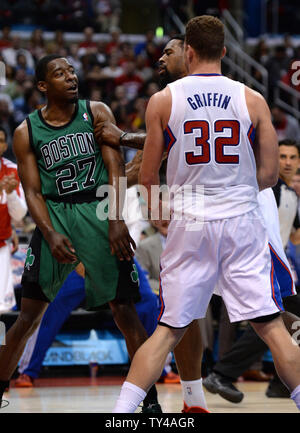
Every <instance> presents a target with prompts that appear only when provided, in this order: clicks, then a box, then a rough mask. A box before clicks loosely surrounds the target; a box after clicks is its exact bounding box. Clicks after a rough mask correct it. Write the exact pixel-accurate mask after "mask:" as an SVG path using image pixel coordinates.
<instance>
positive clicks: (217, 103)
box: [187, 93, 231, 110]
mask: <svg viewBox="0 0 300 433" xmlns="http://www.w3.org/2000/svg"><path fill="white" fill-rule="evenodd" d="M230 100H231V96H228V95H223V93H201V94H199V93H196V94H195V95H194V96H189V97H188V98H187V101H188V103H189V104H190V106H191V107H192V109H193V110H197V109H198V108H201V107H219V108H223V109H224V110H226V109H227V107H228V105H229V102H230Z"/></svg>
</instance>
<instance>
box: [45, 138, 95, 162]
mask: <svg viewBox="0 0 300 433" xmlns="http://www.w3.org/2000/svg"><path fill="white" fill-rule="evenodd" d="M40 151H41V154H42V156H43V160H44V163H45V167H46V169H47V170H48V169H49V168H51V167H52V166H53V165H54V164H56V163H57V162H60V161H63V160H64V161H66V160H68V159H69V158H72V157H74V156H78V155H91V154H94V153H95V151H96V147H95V140H94V134H93V133H92V132H83V133H81V132H77V133H75V134H68V135H62V136H60V137H58V138H57V139H55V140H52V141H50V142H49V143H46V144H44V145H43V146H42V147H41V149H40Z"/></svg>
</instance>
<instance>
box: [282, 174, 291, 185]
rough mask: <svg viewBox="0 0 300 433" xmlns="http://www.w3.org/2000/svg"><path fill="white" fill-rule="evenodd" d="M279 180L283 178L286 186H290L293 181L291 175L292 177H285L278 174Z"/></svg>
mask: <svg viewBox="0 0 300 433" xmlns="http://www.w3.org/2000/svg"><path fill="white" fill-rule="evenodd" d="M279 177H280V179H281V180H283V182H285V183H286V184H287V186H292V181H293V176H292V177H286V176H282V175H280V176H279Z"/></svg>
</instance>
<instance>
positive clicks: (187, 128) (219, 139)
mask: <svg viewBox="0 0 300 433" xmlns="http://www.w3.org/2000/svg"><path fill="white" fill-rule="evenodd" d="M183 128H184V134H195V131H196V130H199V132H200V136H197V137H195V146H196V147H197V149H199V147H200V148H201V151H200V152H199V150H197V152H192V151H189V152H185V160H186V162H187V164H188V165H197V164H208V163H209V162H210V161H211V154H212V150H211V146H214V155H215V161H216V163H218V164H238V163H239V155H238V154H235V155H232V154H229V153H225V148H226V147H227V146H238V145H239V143H240V123H239V122H238V121H237V120H217V121H215V122H214V126H213V132H214V137H215V138H214V140H213V143H212V142H211V130H210V128H211V126H210V124H209V122H208V121H207V120H187V121H186V122H185V123H184V126H183ZM224 131H225V132H226V136H224V135H222V136H216V135H218V133H223V132H224ZM227 131H228V136H227ZM227 152H228V150H227ZM199 153H200V154H199Z"/></svg>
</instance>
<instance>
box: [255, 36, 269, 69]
mask: <svg viewBox="0 0 300 433" xmlns="http://www.w3.org/2000/svg"><path fill="white" fill-rule="evenodd" d="M252 57H253V59H254V60H256V61H257V62H258V63H260V64H261V65H263V66H265V65H266V64H267V62H268V61H269V58H270V54H269V48H268V46H267V44H266V42H265V40H264V39H260V41H259V42H258V44H257V45H256V46H255V47H254V50H253V54H252Z"/></svg>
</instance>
